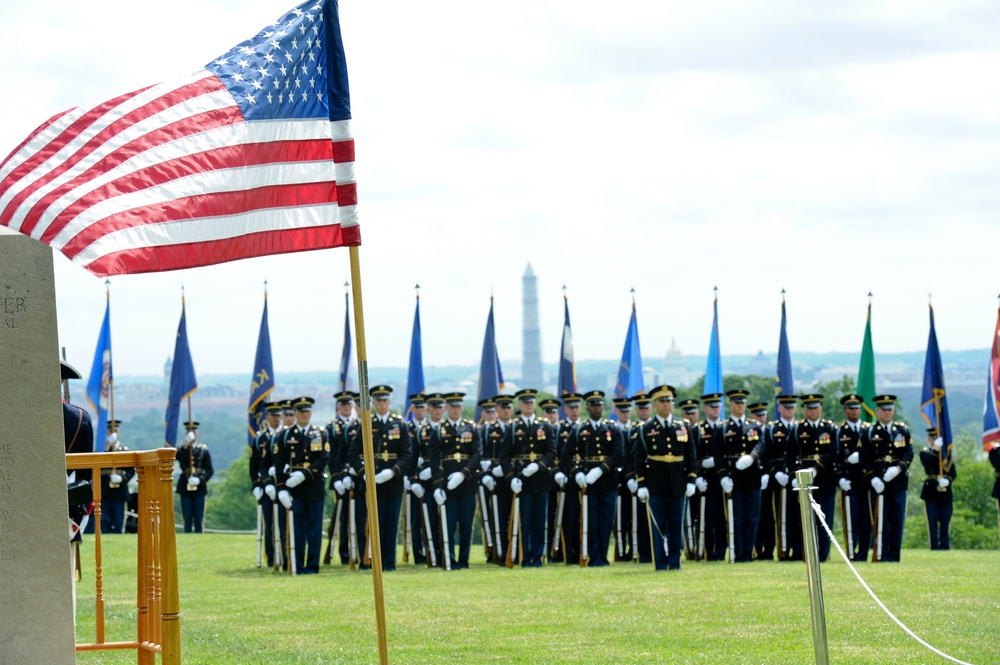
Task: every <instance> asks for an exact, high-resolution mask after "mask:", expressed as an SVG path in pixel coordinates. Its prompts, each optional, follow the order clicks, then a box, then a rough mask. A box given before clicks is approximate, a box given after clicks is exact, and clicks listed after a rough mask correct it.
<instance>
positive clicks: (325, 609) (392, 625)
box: [77, 534, 1000, 665]
mask: <svg viewBox="0 0 1000 665" xmlns="http://www.w3.org/2000/svg"><path fill="white" fill-rule="evenodd" d="M135 542H136V541H135V539H134V538H133V537H130V536H121V537H105V538H104V540H103V543H104V555H105V559H104V573H105V582H104V584H105V596H106V599H107V610H106V612H107V626H108V628H107V637H106V639H107V640H109V641H112V640H126V639H134V637H135V569H134V568H135V560H136V553H135ZM255 545H256V539H255V538H254V537H253V536H240V535H219V534H203V535H193V534H178V535H177V552H178V558H179V562H180V563H179V575H180V600H181V640H182V658H183V662H184V663H185V664H196V663H263V664H272V663H279V664H281V663H289V664H290V663H296V664H300V663H377V662H378V652H377V642H376V640H377V638H376V630H375V612H374V600H373V599H374V595H373V590H372V576H371V573H369V572H358V571H350V570H348V569H347V568H346V567H342V566H339V565H336V566H332V567H325V568H324V569H323V570H322V571H321V573H320V575H316V576H312V575H310V576H300V577H289V576H287V575H280V574H274V573H272V572H270V571H268V570H258V569H257V568H256V567H255V555H254V547H255ZM84 551H85V556H86V557H90V560H89V561H88V562H87V565H85V567H84V581H83V582H81V584H80V586H79V601H78V621H77V640H78V641H80V642H87V641H91V640H93V638H94V609H93V607H94V602H93V598H94V590H93V582H94V579H93V561H92V557H93V550H92V548H91V547H88V546H87V545H85V546H84ZM475 554H476V555H477V556H478V560H479V563H478V564H476V563H474V564H473V566H472V568H471V569H469V570H465V571H453V572H444V571H440V570H428V569H427V568H425V567H415V566H413V565H404V564H400V566H399V570H397V571H396V572H393V573H386V574H385V576H384V580H385V599H386V616H387V623H388V640H389V660H390V662H393V663H401V664H406V665H409V664H415V663H456V662H459V661H462V662H464V663H465V664H467V665H471V664H473V663H525V664H529V663H530V664H546V665H547V664H550V663H551V664H555V663H602V664H603V663H614V664H618V663H739V664H745V663H808V662H814V657H813V641H812V633H811V629H810V616H809V592H808V588H807V586H806V570H805V564H803V563H801V562H799V563H778V562H757V563H753V564H741V565H731V564H726V563H697V564H694V563H687V562H685V563H683V565H682V568H683V569H682V570H681V571H680V572H674V573H655V572H654V571H653V570H652V567H651V566H649V565H644V566H637V565H634V564H631V563H629V564H612V565H611V566H610V567H607V568H600V569H582V568H579V567H567V566H564V565H551V566H546V567H544V568H541V569H528V570H520V569H515V570H506V569H502V568H499V567H497V566H493V565H486V564H485V563H482V558H483V554H482V549H481V548H479V549H478V550H475ZM832 556H833V557H836V559H835V561H832V562H830V563H826V564H823V567H822V577H823V590H824V598H825V604H826V615H827V616H826V619H827V632H828V636H829V648H830V662H831V663H935V662H941V663H945V662H948V661H946V660H944V659H943V658H941V657H940V656H937V655H936V654H934V653H932V652H931V651H928V650H927V649H926V648H924V647H923V646H921V645H920V644H919V643H917V642H916V641H914V640H913V639H911V638H910V637H909V636H908V635H906V634H905V633H904V632H903V631H902V630H901V629H900V628H899V627H898V626H896V625H895V624H894V623H893V622H892V621H891V620H890V619H889V618H888V617H887V616H886V615H885V614H884V613H883V612H882V610H881V609H879V608H878V606H877V605H876V604H875V602H874V601H873V600H872V599H871V598H870V597H869V596H868V594H867V593H866V592H865V591H864V589H862V588H861V586H860V585H859V584H858V582H857V580H856V579H855V578H854V576H853V575H852V574H851V572H850V570H849V569H848V568H847V566H846V565H845V564H844V563H843V562H842V561H841V560H840V559H839V555H838V554H837V553H836V552H833V553H832ZM902 559H903V561H902V563H901V564H878V565H872V564H860V568H859V569H860V571H861V574H862V576H863V577H864V578H865V580H866V581H867V582H868V583H869V585H870V586H871V587H872V588H873V590H874V591H875V593H876V594H878V595H879V597H880V598H881V599H882V601H883V602H884V603H886V605H888V607H889V609H890V610H892V611H893V612H894V613H895V614H896V615H897V616H898V617H899V619H900V620H901V621H902V622H903V623H904V624H906V625H907V626H908V627H909V628H910V629H911V630H913V631H914V632H915V633H916V634H917V635H919V636H920V637H922V638H923V639H925V640H927V641H928V642H930V643H931V644H932V645H934V646H935V647H937V648H939V649H941V650H942V651H944V652H945V653H947V654H949V655H951V656H954V657H956V658H959V659H961V660H964V661H967V662H970V663H975V664H977V665H986V664H990V663H998V662H1000V637H998V636H1000V611H998V610H1000V584H998V579H997V578H998V571H1000V552H995V551H950V552H930V551H927V550H904V551H903V556H902ZM400 561H401V559H400ZM78 662H79V663H82V664H84V663H134V662H135V655H134V652H128V651H125V652H103V653H102V652H98V653H82V654H80V655H79V657H78Z"/></svg>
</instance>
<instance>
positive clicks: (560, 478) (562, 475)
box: [552, 471, 569, 487]
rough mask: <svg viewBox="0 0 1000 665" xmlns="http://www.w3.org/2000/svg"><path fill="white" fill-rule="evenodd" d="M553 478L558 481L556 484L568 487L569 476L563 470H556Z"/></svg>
mask: <svg viewBox="0 0 1000 665" xmlns="http://www.w3.org/2000/svg"><path fill="white" fill-rule="evenodd" d="M552 480H554V481H556V485H558V486H559V487H566V481H567V480H569V478H567V477H566V474H565V473H563V472H562V471H556V475H554V476H552Z"/></svg>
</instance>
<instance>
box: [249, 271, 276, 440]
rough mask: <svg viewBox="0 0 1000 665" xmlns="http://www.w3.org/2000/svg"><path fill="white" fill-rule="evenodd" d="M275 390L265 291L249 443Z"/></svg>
mask: <svg viewBox="0 0 1000 665" xmlns="http://www.w3.org/2000/svg"><path fill="white" fill-rule="evenodd" d="M272 390H274V363H273V362H272V361H271V333H270V331H269V330H268V326H267V292H266V291H265V292H264V315H263V316H262V317H261V319H260V334H259V335H257V355H256V356H255V357H254V361H253V376H252V377H251V378H250V404H249V406H247V430H248V431H247V445H249V446H252V445H253V439H254V435H255V434H256V433H257V431H258V430H259V429H260V428H261V427H262V423H263V422H264V404H265V403H266V400H267V396H268V394H269V393H270V392H271V391H272Z"/></svg>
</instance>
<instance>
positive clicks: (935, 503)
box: [920, 427, 957, 550]
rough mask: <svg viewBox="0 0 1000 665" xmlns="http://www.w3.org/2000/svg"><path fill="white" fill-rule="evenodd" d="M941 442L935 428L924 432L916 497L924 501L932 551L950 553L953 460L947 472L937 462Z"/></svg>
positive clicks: (953, 478) (954, 474)
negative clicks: (922, 474) (921, 475)
mask: <svg viewBox="0 0 1000 665" xmlns="http://www.w3.org/2000/svg"><path fill="white" fill-rule="evenodd" d="M943 446H944V440H943V439H942V438H941V436H940V434H939V433H938V430H937V428H936V427H931V428H930V429H928V430H927V447H926V448H924V449H923V450H921V451H920V463H921V464H922V465H923V466H924V472H925V473H926V474H927V478H926V480H924V486H923V487H922V488H921V490H920V498H921V499H922V500H923V502H924V513H925V514H926V516H927V532H928V533H929V534H930V541H931V549H932V550H950V549H951V538H950V534H949V527H950V525H951V509H952V503H953V500H954V499H953V496H952V491H951V484H952V483H953V482H954V481H955V476H956V474H957V472H956V470H955V461H954V460H952V461H951V464H950V465H949V467H948V468H947V469H945V468H944V464H943V463H942V459H941V452H942V451H941V448H942V447H943Z"/></svg>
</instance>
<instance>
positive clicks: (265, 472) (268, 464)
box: [250, 402, 285, 568]
mask: <svg viewBox="0 0 1000 665" xmlns="http://www.w3.org/2000/svg"><path fill="white" fill-rule="evenodd" d="M281 411H282V407H281V402H267V403H266V404H264V423H263V427H261V428H260V429H259V430H258V431H257V434H256V435H254V439H253V445H252V446H250V486H251V491H252V492H253V498H254V500H256V501H257V503H258V504H259V505H260V511H261V517H262V519H263V522H264V534H263V538H264V553H265V554H266V555H267V567H268V568H271V567H273V566H274V498H277V494H276V492H277V490H276V488H275V485H274V483H275V478H274V476H272V475H271V471H273V470H274V458H273V457H272V455H273V453H272V452H271V450H272V446H273V445H274V437H275V436H276V435H277V433H278V428H280V427H281ZM268 488H270V489H268ZM272 497H274V498H272ZM284 514H285V511H284V510H279V511H278V516H279V518H278V519H279V529H280V530H281V531H282V532H283V531H284V525H283V524H281V521H280V520H281V516H283V515H284ZM278 542H279V543H283V542H285V536H284V534H283V533H282V536H281V540H279V541H278Z"/></svg>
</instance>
